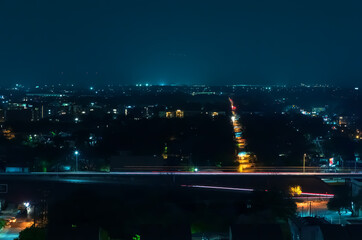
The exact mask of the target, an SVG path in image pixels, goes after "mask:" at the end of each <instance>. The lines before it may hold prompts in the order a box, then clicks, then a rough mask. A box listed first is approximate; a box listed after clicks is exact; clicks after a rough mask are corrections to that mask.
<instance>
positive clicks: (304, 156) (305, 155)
mask: <svg viewBox="0 0 362 240" xmlns="http://www.w3.org/2000/svg"><path fill="white" fill-rule="evenodd" d="M306 157H307V154H306V153H304V155H303V173H305V158H306Z"/></svg>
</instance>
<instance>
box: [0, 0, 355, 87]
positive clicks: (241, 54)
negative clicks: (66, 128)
mask: <svg viewBox="0 0 362 240" xmlns="http://www.w3.org/2000/svg"><path fill="white" fill-rule="evenodd" d="M0 81H1V83H2V84H8V83H23V84H41V83H59V82H67V83H70V82H77V83H83V84H97V83H120V84H128V83H146V82H149V83H152V84H159V83H166V84H170V83H180V84H184V83H186V84H194V83H197V84H198V83H209V84H235V83H240V84H241V83H246V84H299V83H301V82H304V83H330V84H334V85H350V86H353V85H360V82H362V1H358V0H356V1H340V0H339V1H336V0H329V1H324V0H312V1H309V0H299V1H293V0H286V1H280V0H273V1H272V0H268V1H258V0H248V1H243V0H238V1H225V0H223V1H221V0H220V1H213V0H208V1H202V0H192V1H188V0H182V1H181V0H180V1H175V0H168V1H157V0H144V1H141V0H130V1H122V0H115V1H110V0H99V1H95V0H84V1H83V0H71V1H68V0H60V1H57V0H37V1H35V0H24V1H19V0H0Z"/></svg>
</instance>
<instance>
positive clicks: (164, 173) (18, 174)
mask: <svg viewBox="0 0 362 240" xmlns="http://www.w3.org/2000/svg"><path fill="white" fill-rule="evenodd" d="M47 175H49V176H59V177H61V176H75V175H79V176H84V175H89V176H92V175H93V176H112V175H114V176H117V175H120V176H121V175H145V176H147V175H170V176H171V175H180V176H182V175H186V176H327V177H334V176H335V177H338V176H345V177H346V176H347V177H348V176H350V177H354V176H356V177H357V176H358V177H361V176H362V171H361V172H349V173H324V172H305V173H303V172H202V171H199V172H186V171H185V172H181V171H151V172H150V171H135V172H106V173H105V172H30V173H0V176H47Z"/></svg>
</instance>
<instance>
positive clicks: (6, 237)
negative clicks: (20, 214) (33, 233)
mask: <svg viewBox="0 0 362 240" xmlns="http://www.w3.org/2000/svg"><path fill="white" fill-rule="evenodd" d="M32 224H33V222H31V221H28V220H21V219H18V220H17V221H16V222H15V223H10V224H9V225H8V226H6V227H5V228H3V229H2V230H1V231H0V239H1V240H14V239H15V238H18V237H19V233H20V232H21V231H23V230H24V229H25V228H28V227H31V225H32Z"/></svg>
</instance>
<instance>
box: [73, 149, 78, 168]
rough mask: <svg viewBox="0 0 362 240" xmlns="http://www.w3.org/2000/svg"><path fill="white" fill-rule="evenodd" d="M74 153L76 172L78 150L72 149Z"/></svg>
mask: <svg viewBox="0 0 362 240" xmlns="http://www.w3.org/2000/svg"><path fill="white" fill-rule="evenodd" d="M74 155H75V171H76V172H78V156H79V151H78V150H75V151H74Z"/></svg>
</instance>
